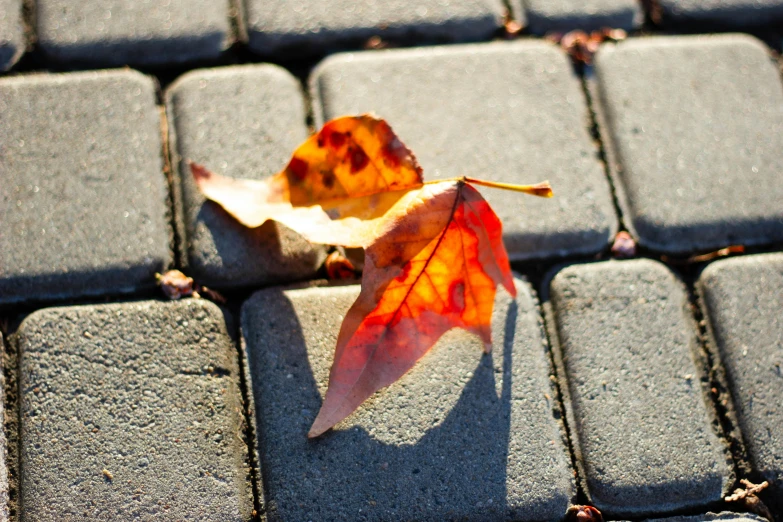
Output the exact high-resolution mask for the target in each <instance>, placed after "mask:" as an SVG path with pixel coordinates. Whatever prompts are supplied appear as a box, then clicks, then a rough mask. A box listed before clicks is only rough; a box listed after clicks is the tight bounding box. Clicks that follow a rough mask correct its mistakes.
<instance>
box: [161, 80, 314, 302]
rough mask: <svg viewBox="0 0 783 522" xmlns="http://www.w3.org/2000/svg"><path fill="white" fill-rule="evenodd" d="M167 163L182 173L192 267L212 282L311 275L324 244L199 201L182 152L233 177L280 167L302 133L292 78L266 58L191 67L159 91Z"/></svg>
mask: <svg viewBox="0 0 783 522" xmlns="http://www.w3.org/2000/svg"><path fill="white" fill-rule="evenodd" d="M166 104H167V109H168V115H169V133H170V136H171V137H172V138H173V139H172V142H173V146H172V147H171V149H172V152H173V154H174V158H173V161H172V164H173V165H176V166H177V169H178V172H179V175H180V179H181V197H179V198H177V199H179V200H180V205H181V208H182V215H181V216H179V218H180V219H178V222H179V228H180V232H181V233H180V237H181V238H182V239H184V242H183V244H182V245H181V246H182V251H183V252H185V253H186V254H187V260H186V262H187V264H188V267H189V270H190V271H191V272H192V273H191V275H192V276H194V277H196V278H197V280H198V281H199V282H200V283H202V284H207V285H214V286H218V287H231V286H234V287H236V286H245V285H259V284H269V283H280V282H285V281H293V280H299V279H305V278H307V277H312V276H313V274H314V273H315V271H316V270H317V269H318V267H319V266H320V265H321V263H322V262H323V259H324V249H323V248H322V247H319V246H313V245H310V244H309V243H308V242H307V241H305V240H304V239H303V238H302V237H301V236H299V235H298V234H296V233H294V232H292V231H291V230H290V229H288V228H286V227H284V226H282V225H277V224H275V223H271V222H270V223H266V224H265V225H263V226H261V227H259V228H256V229H252V230H251V229H248V228H246V227H244V226H242V225H240V224H239V223H237V221H236V220H235V219H233V218H232V217H230V216H229V215H228V214H227V213H226V212H225V211H224V210H223V209H222V208H220V207H219V206H218V205H216V204H214V203H211V202H205V199H204V197H203V196H202V195H201V193H200V192H199V190H198V188H197V187H196V184H195V183H194V182H193V178H192V176H191V174H190V169H189V167H188V166H187V163H186V162H187V160H191V161H194V162H196V163H201V164H202V165H204V166H206V167H207V168H208V169H210V170H213V171H214V172H217V173H220V174H223V175H226V176H233V177H237V178H253V179H261V178H263V177H266V176H269V175H272V174H276V173H277V172H278V171H280V170H282V169H283V168H285V165H286V163H287V162H288V160H289V159H290V157H291V154H292V153H293V151H294V149H295V148H296V147H297V146H298V145H299V144H300V143H301V142H302V141H304V140H305V139H306V138H307V135H308V132H307V126H306V124H305V107H304V100H303V98H302V93H301V87H300V85H299V83H298V82H297V81H296V79H294V78H293V77H292V76H291V75H290V74H289V73H288V72H286V71H285V70H284V69H281V68H279V67H277V66H273V65H255V66H238V67H222V68H219V69H201V70H197V71H193V72H190V73H188V74H186V75H185V76H183V77H182V78H180V79H179V80H177V81H176V82H175V83H174V85H172V86H171V87H170V88H169V90H168V92H167V93H166Z"/></svg>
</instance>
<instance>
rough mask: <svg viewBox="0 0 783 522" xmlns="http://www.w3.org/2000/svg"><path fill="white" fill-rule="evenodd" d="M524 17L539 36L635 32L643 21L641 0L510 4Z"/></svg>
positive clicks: (547, 0)
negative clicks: (565, 33) (609, 31)
mask: <svg viewBox="0 0 783 522" xmlns="http://www.w3.org/2000/svg"><path fill="white" fill-rule="evenodd" d="M511 4H512V6H513V10H514V12H515V13H524V18H523V19H524V20H525V21H526V22H527V26H526V27H527V29H528V30H529V31H530V32H531V33H533V34H536V35H544V34H546V33H548V32H567V31H573V30H575V29H581V30H583V31H594V30H597V29H602V28H604V27H610V28H615V29H624V30H625V31H628V32H630V31H633V30H634V29H637V28H639V27H640V26H641V25H642V22H643V21H644V12H643V11H642V5H641V2H639V1H638V0H511Z"/></svg>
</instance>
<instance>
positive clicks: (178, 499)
mask: <svg viewBox="0 0 783 522" xmlns="http://www.w3.org/2000/svg"><path fill="white" fill-rule="evenodd" d="M18 346H19V350H20V370H19V371H20V390H21V398H20V410H21V413H20V415H21V443H20V444H21V466H22V479H21V503H22V505H23V511H22V520H35V521H50V520H51V521H55V520H57V521H60V520H131V519H134V520H151V519H153V518H154V519H159V518H160V519H166V520H175V519H176V520H185V519H187V520H221V521H223V520H225V521H228V520H237V521H239V520H242V521H244V520H249V519H250V512H251V510H252V508H253V501H252V492H251V487H250V485H249V481H248V474H249V468H248V465H247V445H246V443H245V442H244V440H243V430H244V417H243V414H242V411H243V405H242V398H241V393H240V390H239V369H238V363H237V352H236V349H235V346H234V344H233V342H232V340H231V338H230V337H229V334H228V333H227V331H226V325H225V322H224V317H223V315H222V313H221V311H220V310H219V309H218V308H217V307H216V306H215V305H213V304H212V303H209V302H207V301H202V300H195V299H189V300H184V301H179V302H171V303H162V302H154V301H147V302H137V303H125V304H112V305H100V306H82V307H70V308H50V309H45V310H42V311H39V312H36V313H34V314H33V315H31V316H29V317H28V318H27V319H25V321H24V322H23V323H22V325H21V327H20V329H19V337H18ZM103 470H106V471H107V472H108V473H109V474H110V475H109V474H106V473H105V472H104V471H103Z"/></svg>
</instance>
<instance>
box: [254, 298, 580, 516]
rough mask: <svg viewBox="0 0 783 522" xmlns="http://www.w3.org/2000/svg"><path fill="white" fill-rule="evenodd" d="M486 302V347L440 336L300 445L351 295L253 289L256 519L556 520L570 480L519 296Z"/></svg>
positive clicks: (533, 326) (534, 327) (541, 353)
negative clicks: (260, 496) (262, 498)
mask: <svg viewBox="0 0 783 522" xmlns="http://www.w3.org/2000/svg"><path fill="white" fill-rule="evenodd" d="M517 286H518V289H519V291H518V298H517V300H516V301H514V302H512V301H511V298H510V297H509V296H508V295H507V294H506V293H505V292H504V291H501V292H499V293H498V299H497V300H496V309H495V313H494V316H493V326H492V328H493V336H494V350H493V352H492V354H491V355H483V356H482V346H481V342H480V341H479V340H478V339H477V338H474V337H473V336H471V335H470V334H468V333H466V332H464V331H460V330H453V331H451V332H449V333H447V334H446V335H445V336H444V337H443V338H442V339H441V340H440V341H439V342H438V343H437V344H436V345H435V347H434V348H433V349H432V350H431V351H430V353H429V354H428V355H427V356H425V357H424V358H423V359H422V360H421V361H419V363H418V365H417V366H416V367H415V368H414V369H412V370H411V371H410V372H409V373H408V374H406V375H405V376H404V377H403V378H402V379H401V380H399V381H398V382H396V383H395V384H393V385H391V386H390V387H388V388H386V389H384V390H381V391H380V392H378V393H377V394H376V395H375V396H373V397H372V398H371V399H369V400H368V401H367V402H365V403H364V404H363V405H362V406H361V407H360V408H359V409H358V410H357V411H356V412H354V413H353V414H352V415H351V416H349V417H348V418H347V419H345V420H344V421H342V422H341V423H339V424H338V425H337V426H336V428H335V429H333V430H331V431H329V432H327V433H326V434H324V435H323V436H321V437H320V438H318V439H315V440H312V441H308V439H307V436H306V435H307V431H308V429H309V427H310V425H311V423H312V422H313V420H314V418H315V415H316V413H317V412H318V409H319V408H320V405H321V401H322V397H323V395H324V393H325V391H326V384H327V380H328V374H329V367H330V365H331V361H332V357H333V353H334V346H335V342H336V337H337V333H338V331H339V327H340V322H341V320H342V317H343V314H344V313H345V312H346V311H347V310H348V308H349V306H350V305H351V303H352V302H353V301H354V300H355V298H356V296H357V295H358V292H359V289H358V286H348V287H332V288H311V289H303V290H289V291H283V290H279V289H273V290H265V291H261V292H258V293H256V294H255V295H254V296H253V297H252V298H251V299H250V300H249V301H247V302H246V303H245V305H244V307H243V309H242V332H243V339H244V344H245V349H246V350H247V354H248V356H249V361H250V366H249V368H250V372H251V375H252V382H253V393H254V396H255V406H256V413H257V415H256V418H257V419H258V423H259V427H260V430H259V440H258V450H259V453H260V455H261V465H262V468H263V470H264V481H265V482H264V487H265V491H266V492H267V498H266V506H267V517H268V519H269V520H270V521H276V520H286V521H287V520H297V521H298V520H368V521H369V520H414V519H415V520H506V519H514V520H521V521H532V520H559V519H561V518H562V516H563V515H564V513H565V510H566V508H567V507H568V505H569V502H571V501H572V500H573V495H574V487H573V474H572V470H571V467H570V459H569V458H568V455H567V452H566V450H565V447H564V445H563V439H562V431H561V429H560V427H559V424H558V422H557V421H556V420H555V418H554V417H553V411H554V410H553V400H554V399H553V398H554V397H555V396H554V395H553V389H552V383H551V381H550V379H549V374H550V366H549V359H548V356H547V348H546V341H545V338H544V336H543V333H542V326H541V318H540V315H539V313H538V310H537V307H536V301H535V299H534V297H533V296H532V293H531V290H530V288H529V286H528V285H527V284H525V283H521V282H520V283H518V285H517Z"/></svg>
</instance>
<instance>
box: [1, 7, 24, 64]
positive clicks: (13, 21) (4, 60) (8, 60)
mask: <svg viewBox="0 0 783 522" xmlns="http://www.w3.org/2000/svg"><path fill="white" fill-rule="evenodd" d="M24 49H25V37H24V26H23V25H22V2H21V0H0V71H7V70H8V69H10V68H11V67H13V65H14V64H15V63H16V61H17V60H18V59H19V57H20V56H22V53H23V52H24Z"/></svg>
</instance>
